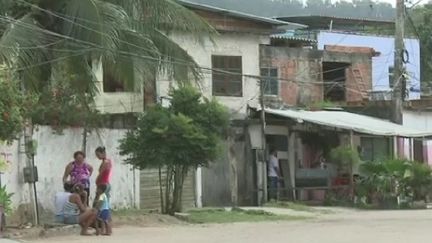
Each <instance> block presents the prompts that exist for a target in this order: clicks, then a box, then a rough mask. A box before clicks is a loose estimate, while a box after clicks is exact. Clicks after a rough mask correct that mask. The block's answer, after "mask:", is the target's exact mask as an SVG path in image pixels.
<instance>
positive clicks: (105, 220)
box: [95, 185, 112, 235]
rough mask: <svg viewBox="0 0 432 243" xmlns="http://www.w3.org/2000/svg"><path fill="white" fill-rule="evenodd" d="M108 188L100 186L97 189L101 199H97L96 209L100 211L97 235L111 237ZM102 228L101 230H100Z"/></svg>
mask: <svg viewBox="0 0 432 243" xmlns="http://www.w3.org/2000/svg"><path fill="white" fill-rule="evenodd" d="M106 190H107V186H106V185H99V186H98V187H97V194H98V195H99V198H97V199H96V202H97V203H96V209H97V210H98V215H97V222H96V224H95V225H96V234H97V235H99V234H102V235H111V234H112V227H111V211H110V203H109V200H108V197H107V195H106V193H105V192H106ZM99 226H101V229H99Z"/></svg>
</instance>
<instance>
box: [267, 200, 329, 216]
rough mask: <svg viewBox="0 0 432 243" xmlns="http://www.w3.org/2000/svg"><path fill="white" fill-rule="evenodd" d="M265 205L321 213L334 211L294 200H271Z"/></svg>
mask: <svg viewBox="0 0 432 243" xmlns="http://www.w3.org/2000/svg"><path fill="white" fill-rule="evenodd" d="M265 207H271V208H285V209H291V210H294V211H300V212H308V213H321V214H331V213H332V211H331V210H325V209H316V208H313V207H309V206H307V205H305V204H301V203H293V202H269V203H267V204H266V205H265Z"/></svg>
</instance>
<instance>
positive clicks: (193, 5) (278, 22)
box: [177, 0, 307, 28]
mask: <svg viewBox="0 0 432 243" xmlns="http://www.w3.org/2000/svg"><path fill="white" fill-rule="evenodd" d="M177 2H178V3H179V4H181V5H183V6H185V7H190V8H195V9H200V10H207V11H211V12H217V13H223V14H226V15H228V16H232V17H236V18H242V19H248V20H251V21H256V22H263V23H267V24H272V25H279V26H283V25H290V26H292V27H296V28H306V27H307V26H306V25H303V24H297V23H291V22H286V21H282V20H277V19H272V18H266V17H261V16H257V15H253V14H248V13H243V12H239V11H235V10H229V9H224V8H219V7H214V6H210V5H207V4H201V3H194V2H190V1H186V0H177Z"/></svg>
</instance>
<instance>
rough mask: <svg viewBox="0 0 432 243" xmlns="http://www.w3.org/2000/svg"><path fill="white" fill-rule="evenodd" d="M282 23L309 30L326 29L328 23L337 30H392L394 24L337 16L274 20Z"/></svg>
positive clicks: (308, 16) (309, 16) (306, 16)
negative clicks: (359, 28) (290, 23)
mask: <svg viewBox="0 0 432 243" xmlns="http://www.w3.org/2000/svg"><path fill="white" fill-rule="evenodd" d="M276 19H278V20H282V21H290V22H295V23H300V24H304V25H308V26H309V28H310V29H327V28H328V27H329V23H330V22H332V25H333V26H334V27H335V28H337V27H338V26H345V27H353V26H357V27H358V26H380V27H388V28H394V25H395V22H394V21H391V20H380V19H367V18H349V17H339V16H325V15H300V16H288V17H278V18H276Z"/></svg>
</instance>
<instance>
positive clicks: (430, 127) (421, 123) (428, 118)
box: [403, 110, 432, 131]
mask: <svg viewBox="0 0 432 243" xmlns="http://www.w3.org/2000/svg"><path fill="white" fill-rule="evenodd" d="M403 125H404V126H407V127H410V128H413V129H420V130H425V131H432V112H430V111H410V110H404V111H403Z"/></svg>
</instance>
